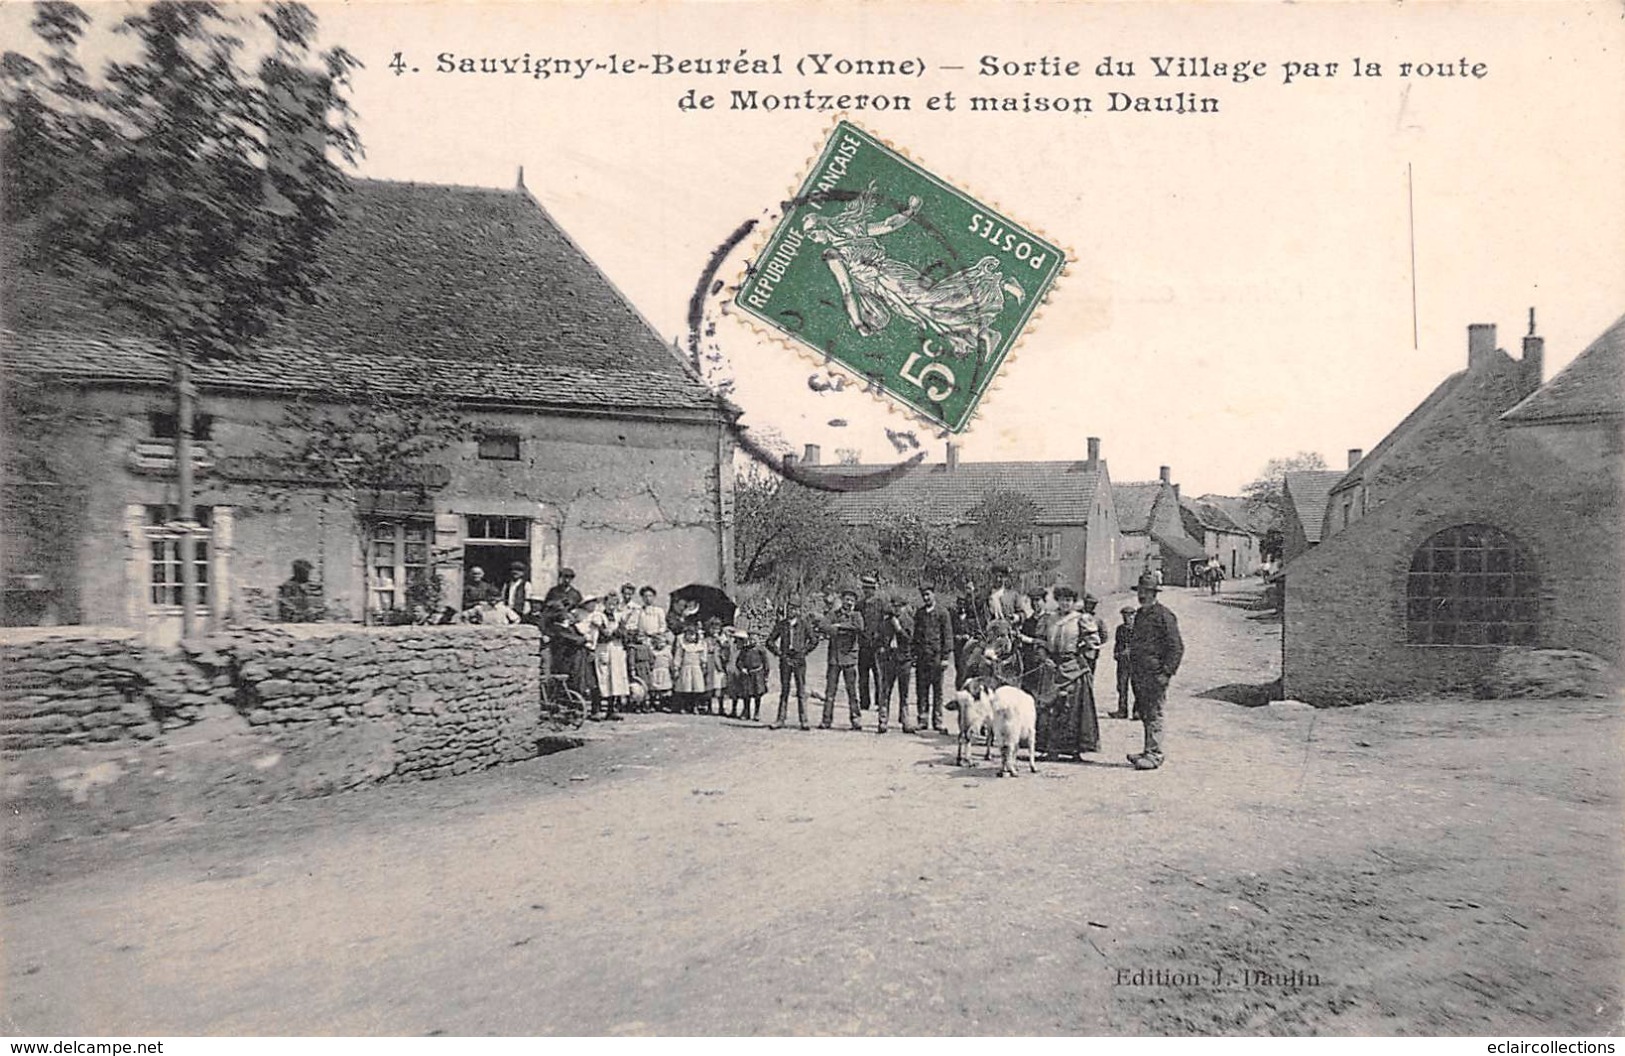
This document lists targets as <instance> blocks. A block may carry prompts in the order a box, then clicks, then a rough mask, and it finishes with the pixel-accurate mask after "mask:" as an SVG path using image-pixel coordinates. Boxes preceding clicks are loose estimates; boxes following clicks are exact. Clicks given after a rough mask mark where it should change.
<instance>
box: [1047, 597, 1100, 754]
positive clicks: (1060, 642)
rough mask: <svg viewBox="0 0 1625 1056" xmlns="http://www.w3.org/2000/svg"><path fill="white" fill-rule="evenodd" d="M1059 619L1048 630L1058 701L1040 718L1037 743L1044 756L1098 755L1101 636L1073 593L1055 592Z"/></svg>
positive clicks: (1049, 706) (1050, 705) (1056, 699)
mask: <svg viewBox="0 0 1625 1056" xmlns="http://www.w3.org/2000/svg"><path fill="white" fill-rule="evenodd" d="M1055 600H1056V601H1057V602H1059V603H1060V604H1061V606H1062V612H1061V615H1060V618H1059V619H1057V620H1056V621H1055V624H1054V625H1053V626H1052V627H1051V628H1050V635H1049V654H1050V658H1051V659H1052V660H1053V661H1054V662H1055V665H1056V666H1055V679H1056V685H1055V697H1054V700H1053V701H1052V702H1051V703H1050V704H1049V705H1048V706H1047V707H1040V709H1039V714H1038V743H1039V747H1040V748H1041V749H1042V750H1043V751H1044V753H1045V754H1046V756H1048V757H1049V758H1054V757H1055V756H1059V755H1071V756H1075V757H1077V758H1078V759H1079V760H1082V759H1083V756H1084V753H1085V752H1098V751H1100V717H1099V715H1098V714H1097V713H1096V712H1095V689H1094V677H1093V671H1092V670H1091V667H1090V664H1091V660H1092V657H1093V655H1094V654H1095V653H1096V652H1098V650H1099V648H1100V642H1099V641H1098V639H1097V638H1096V635H1097V634H1098V631H1097V630H1096V624H1095V623H1094V621H1093V620H1092V619H1086V618H1085V614H1084V613H1083V612H1081V611H1079V609H1078V595H1077V592H1076V591H1074V590H1073V589H1072V588H1071V587H1057V588H1056V589H1055Z"/></svg>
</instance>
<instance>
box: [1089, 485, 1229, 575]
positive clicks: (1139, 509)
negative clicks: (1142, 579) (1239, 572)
mask: <svg viewBox="0 0 1625 1056" xmlns="http://www.w3.org/2000/svg"><path fill="white" fill-rule="evenodd" d="M1112 491H1113V494H1114V495H1115V496H1116V499H1117V507H1118V524H1119V526H1120V528H1121V531H1122V533H1123V545H1122V552H1121V556H1120V558H1119V561H1118V581H1119V582H1120V583H1121V584H1122V585H1123V586H1124V587H1132V586H1133V585H1134V581H1135V580H1136V579H1138V578H1139V576H1140V573H1142V572H1144V571H1147V570H1154V571H1158V572H1161V573H1162V577H1163V582H1164V583H1168V584H1171V585H1174V586H1188V585H1189V584H1190V583H1191V582H1192V566H1193V565H1200V564H1203V563H1205V562H1206V561H1207V558H1208V551H1206V550H1204V549H1203V548H1202V543H1201V541H1200V540H1199V539H1196V538H1193V537H1192V536H1191V535H1190V534H1188V533H1187V532H1186V530H1185V519H1184V516H1183V515H1182V513H1181V510H1180V502H1179V485H1178V484H1175V483H1173V471H1172V470H1171V469H1170V468H1169V467H1168V466H1162V467H1161V468H1160V470H1159V473H1158V479H1156V480H1153V481H1131V482H1128V483H1124V484H1116V485H1113V488H1112Z"/></svg>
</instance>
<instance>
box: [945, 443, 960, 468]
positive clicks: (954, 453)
mask: <svg viewBox="0 0 1625 1056" xmlns="http://www.w3.org/2000/svg"><path fill="white" fill-rule="evenodd" d="M947 466H948V468H949V469H951V470H952V469H958V468H959V445H958V444H956V443H954V442H953V441H952V440H950V441H948V457H947Z"/></svg>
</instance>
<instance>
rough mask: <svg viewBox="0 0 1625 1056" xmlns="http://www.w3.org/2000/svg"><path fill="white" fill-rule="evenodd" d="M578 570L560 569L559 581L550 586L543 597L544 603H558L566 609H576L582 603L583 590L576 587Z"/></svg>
mask: <svg viewBox="0 0 1625 1056" xmlns="http://www.w3.org/2000/svg"><path fill="white" fill-rule="evenodd" d="M575 578H576V570H575V569H573V568H561V569H559V581H558V582H557V583H555V584H553V586H551V587H549V588H548V590H547V593H546V594H545V595H544V596H543V597H542V604H543V605H552V604H558V605H561V606H563V607H564V608H565V609H566V610H569V609H574V608H576V607H578V606H579V605H580V604H581V601H582V598H581V591H579V590H577V589H576V588H575V583H574V581H575Z"/></svg>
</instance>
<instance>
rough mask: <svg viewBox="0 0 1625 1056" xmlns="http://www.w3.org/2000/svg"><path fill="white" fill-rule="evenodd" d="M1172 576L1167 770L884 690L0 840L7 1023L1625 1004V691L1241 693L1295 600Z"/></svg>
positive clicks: (377, 1023)
mask: <svg viewBox="0 0 1625 1056" xmlns="http://www.w3.org/2000/svg"><path fill="white" fill-rule="evenodd" d="M1165 594H1166V597H1165V600H1166V601H1167V603H1168V604H1169V605H1170V607H1172V608H1173V609H1174V610H1175V611H1176V612H1177V613H1178V614H1179V616H1180V619H1181V622H1182V626H1183V629H1184V631H1185V637H1186V641H1187V643H1188V650H1189V651H1188V654H1187V659H1186V663H1185V667H1184V669H1183V670H1182V671H1181V673H1180V675H1179V676H1178V677H1177V678H1176V680H1175V682H1174V685H1173V687H1172V692H1171V695H1170V709H1169V711H1170V718H1169V736H1168V751H1169V763H1168V765H1167V766H1166V767H1165V768H1164V769H1163V770H1161V771H1158V772H1154V773H1138V772H1135V771H1134V770H1132V769H1131V768H1130V767H1128V766H1127V765H1126V763H1125V762H1124V758H1123V756H1124V753H1125V752H1127V751H1130V750H1137V749H1138V747H1139V740H1138V738H1139V732H1140V727H1139V726H1138V724H1134V723H1128V722H1123V721H1116V720H1109V719H1102V726H1103V729H1104V737H1105V747H1106V750H1105V751H1103V752H1102V753H1101V754H1100V755H1099V756H1096V757H1092V759H1091V762H1090V763H1088V764H1085V765H1078V764H1066V763H1049V764H1045V763H1042V762H1041V763H1040V764H1039V765H1040V768H1041V771H1042V773H1041V774H1040V775H1039V776H1037V777H1034V776H1031V775H1029V774H1027V773H1026V772H1025V770H1024V769H1023V770H1022V771H1021V776H1020V777H1018V778H1017V779H1015V780H1009V779H1005V780H997V779H995V777H994V772H995V771H994V767H992V766H989V765H985V764H983V765H979V766H978V767H976V768H975V769H957V768H955V767H954V766H953V765H952V764H953V753H954V745H953V742H952V741H951V740H950V739H948V738H945V737H926V736H906V735H903V734H901V733H899V732H896V730H895V729H894V731H893V732H892V733H889V734H888V735H887V736H885V737H877V736H875V735H874V734H873V732H872V725H873V716H872V715H870V716H867V717H866V720H867V722H868V723H869V725H870V726H871V730H870V731H869V732H866V733H863V734H856V733H851V732H835V731H831V732H821V731H813V732H810V733H802V732H799V731H794V730H785V731H778V732H770V731H768V730H766V729H763V728H758V727H753V726H751V725H749V724H744V723H735V722H730V721H728V720H723V719H715V718H695V717H676V716H667V715H653V716H636V717H634V718H632V719H631V720H629V721H627V722H625V723H623V724H621V725H619V726H616V727H599V726H589V727H587V728H586V729H584V730H583V731H582V732H583V733H584V734H585V735H586V736H588V737H589V738H590V741H589V743H588V744H587V745H586V746H584V747H582V748H579V749H575V750H571V751H566V752H560V753H557V754H553V755H550V756H547V757H544V758H541V759H537V760H534V761H532V762H529V763H525V764H522V765H517V766H513V767H509V768H506V769H499V770H494V771H490V772H487V773H484V774H477V775H470V776H467V777H462V778H455V779H447V780H442V781H435V782H427V783H423V784H417V785H397V786H393V787H385V788H376V789H372V790H369V791H365V792H358V793H353V794H350V795H346V796H340V797H335V798H332V799H328V800H321V801H304V802H295V803H285V804H280V805H276V806H273V807H268V808H264V809H261V810H258V811H255V812H252V813H247V812H239V813H234V814H225V815H217V816H213V817H209V818H204V819H191V820H187V821H184V822H175V823H171V824H170V825H167V826H162V827H158V828H154V829H148V830H144V831H140V832H137V833H135V834H132V835H129V836H127V837H123V838H106V837H104V838H99V839H92V840H76V841H68V842H61V843H56V844H53V845H51V846H50V847H49V848H48V849H46V850H45V851H43V852H40V853H37V854H33V855H31V856H29V857H28V858H26V859H15V858H14V859H12V860H10V861H8V863H7V865H8V876H7V880H6V891H5V893H6V907H5V918H4V949H5V971H6V980H5V996H4V1010H3V1011H4V1014H3V1016H0V1031H3V1032H5V1033H9V1034H24V1035H57V1034H61V1035H71V1034H91V1035H102V1034H117V1035H151V1034H176V1035H189V1034H215V1033H219V1034H227V1033H231V1034H238V1033H248V1034H307V1033H337V1034H374V1033H382V1034H424V1033H435V1034H450V1035H461V1034H476V1035H477V1034H601V1033H617V1034H618V1033H637V1034H643V1033H662V1034H690V1033H698V1034H764V1033H765V1034H778V1033H841V1034H847V1033H882V1034H928V1033H951V1034H980V1033H988V1034H1009V1033H1017V1034H1028V1033H1032V1034H1052V1033H1084V1034H1089V1033H1173V1034H1185V1033H1223V1032H1234V1033H1245V1032H1257V1033H1376V1034H1394V1033H1398V1034H1408V1033H1443V1034H1502V1033H1505V1034H1513V1035H1516V1034H1539V1035H1542V1036H1545V1035H1548V1034H1551V1035H1558V1036H1561V1035H1567V1034H1597V1033H1605V1032H1614V1031H1617V1030H1618V1029H1619V1028H1620V1026H1621V991H1620V980H1621V964H1620V960H1619V951H1620V950H1621V949H1622V948H1625V945H1622V942H1621V933H1620V932H1621V927H1620V905H1619V893H1620V891H1621V890H1622V885H1621V880H1622V866H1621V859H1620V842H1619V835H1618V819H1619V811H1620V805H1621V794H1620V793H1621V789H1620V781H1621V774H1622V766H1621V762H1622V760H1621V743H1622V741H1621V732H1622V731H1621V717H1620V713H1619V707H1618V702H1599V701H1557V702H1549V701H1485V702H1475V701H1469V700H1456V701H1448V702H1437V701H1434V702H1405V703H1384V704H1374V705H1368V706H1365V707H1360V708H1351V709H1345V710H1336V711H1319V712H1315V711H1310V710H1308V709H1301V710H1300V709H1296V708H1292V707H1290V706H1288V707H1281V706H1270V707H1244V706H1241V705H1238V704H1236V703H1231V702H1227V701H1225V700H1221V699H1213V698H1212V697H1203V696H1202V695H1201V694H1204V693H1209V692H1211V691H1213V690H1215V689H1216V688H1218V687H1223V686H1231V687H1235V686H1246V685H1257V684H1261V683H1265V682H1268V681H1269V680H1271V679H1272V678H1274V677H1275V676H1276V674H1277V673H1278V669H1279V666H1278V665H1279V635H1278V630H1279V625H1278V624H1277V623H1274V622H1268V621H1265V620H1261V619H1256V618H1249V617H1253V616H1255V615H1256V614H1255V613H1253V612H1251V611H1249V610H1248V609H1247V608H1245V607H1243V606H1242V605H1240V604H1238V603H1239V602H1240V601H1241V600H1242V599H1241V598H1240V596H1239V595H1238V596H1232V597H1225V598H1220V599H1213V598H1209V597H1207V596H1205V595H1198V594H1196V593H1194V592H1191V591H1186V590H1181V589H1175V590H1169V591H1167V592H1165ZM1120 601H1121V599H1119V598H1111V599H1105V600H1104V601H1103V603H1102V605H1101V612H1102V613H1112V612H1115V611H1116V607H1117V605H1118V604H1119V603H1120ZM1109 677H1110V669H1109V666H1108V669H1107V670H1106V671H1103V672H1102V673H1101V678H1100V683H1099V687H1100V690H1101V701H1102V708H1101V710H1102V712H1105V711H1107V710H1109V709H1110V697H1111V695H1112V694H1111V691H1110V688H1109ZM817 681H820V682H821V678H819V679H817ZM1218 695H1219V696H1236V695H1238V694H1237V691H1236V690H1234V689H1232V690H1229V691H1225V692H1221V693H1220V694H1218ZM1247 971H1263V972H1267V973H1272V978H1271V979H1268V980H1264V981H1250V980H1245V979H1244V978H1243V973H1244V972H1247ZM1159 972H1160V973H1162V974H1161V976H1160V983H1159V976H1158V974H1157V973H1159ZM1135 973H1139V974H1138V975H1136V974H1135ZM1216 973H1222V974H1218V975H1217V977H1216ZM1293 982H1296V983H1298V984H1300V985H1296V986H1294V985H1290V984H1292V983H1293Z"/></svg>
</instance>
